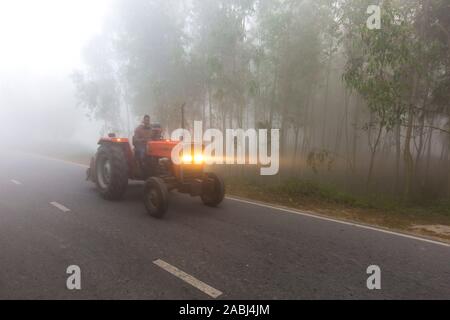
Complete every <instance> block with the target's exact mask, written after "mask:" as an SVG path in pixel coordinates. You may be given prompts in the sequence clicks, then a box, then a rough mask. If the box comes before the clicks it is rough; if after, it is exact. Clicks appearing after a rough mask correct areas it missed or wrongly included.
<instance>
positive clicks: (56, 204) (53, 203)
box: [50, 202, 70, 212]
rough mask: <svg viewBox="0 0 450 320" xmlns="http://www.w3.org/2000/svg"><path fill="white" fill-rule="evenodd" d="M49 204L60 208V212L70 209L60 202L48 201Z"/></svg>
mask: <svg viewBox="0 0 450 320" xmlns="http://www.w3.org/2000/svg"><path fill="white" fill-rule="evenodd" d="M50 204H51V205H52V206H54V207H56V208H58V209H59V210H61V211H62V212H70V209H69V208H67V207H65V206H63V205H62V204H60V203H58V202H50Z"/></svg>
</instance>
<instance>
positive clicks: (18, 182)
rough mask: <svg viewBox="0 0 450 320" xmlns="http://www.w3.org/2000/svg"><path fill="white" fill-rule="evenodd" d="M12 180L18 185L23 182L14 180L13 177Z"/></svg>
mask: <svg viewBox="0 0 450 320" xmlns="http://www.w3.org/2000/svg"><path fill="white" fill-rule="evenodd" d="M11 182H12V183H14V184H15V185H17V186H20V185H22V182H20V181H17V180H14V179H12V180H11Z"/></svg>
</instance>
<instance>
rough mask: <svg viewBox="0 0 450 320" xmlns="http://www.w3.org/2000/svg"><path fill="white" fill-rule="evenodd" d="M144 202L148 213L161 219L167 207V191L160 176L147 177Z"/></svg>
mask: <svg viewBox="0 0 450 320" xmlns="http://www.w3.org/2000/svg"><path fill="white" fill-rule="evenodd" d="M144 204H145V208H146V209H147V212H148V214H149V215H151V216H152V217H154V218H157V219H161V218H162V217H163V216H164V214H165V213H166V212H167V209H168V207H169V191H168V190H167V186H166V183H165V182H164V180H162V179H161V178H154V177H153V178H149V179H148V180H147V182H146V183H145V188H144Z"/></svg>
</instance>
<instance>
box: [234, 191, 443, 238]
mask: <svg viewBox="0 0 450 320" xmlns="http://www.w3.org/2000/svg"><path fill="white" fill-rule="evenodd" d="M226 199H228V200H232V201H236V202H242V203H246V204H251V205H255V206H259V207H264V208H269V209H274V210H278V211H283V212H287V213H293V214H297V215H301V216H305V217H309V218H314V219H319V220H324V221H329V222H335V223H339V224H344V225H347V226H352V227H357V228H362V229H366V230H372V231H378V232H382V233H386V234H390V235H394V236H399V237H403V238H408V239H413V240H418V241H423V242H428V243H432V244H437V245H440V246H444V247H450V244H448V243H444V242H439V241H434V240H430V239H426V238H421V237H415V236H413V235H409V234H405V233H399V232H395V231H389V230H385V229H381V228H376V227H371V226H367V225H363V224H358V223H353V222H347V221H343V220H337V219H333V218H327V217H324V216H320V215H316V214H312V213H306V212H301V211H297V210H293V209H288V208H283V207H277V206H273V205H269V204H265V203H259V202H253V201H248V200H243V199H239V198H234V197H226Z"/></svg>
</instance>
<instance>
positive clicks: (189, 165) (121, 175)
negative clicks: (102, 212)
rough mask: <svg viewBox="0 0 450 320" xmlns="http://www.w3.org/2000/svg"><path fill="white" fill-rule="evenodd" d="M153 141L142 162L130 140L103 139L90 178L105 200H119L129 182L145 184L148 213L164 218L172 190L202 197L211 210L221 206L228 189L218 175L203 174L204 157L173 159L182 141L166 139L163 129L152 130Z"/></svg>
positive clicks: (88, 173)
mask: <svg viewBox="0 0 450 320" xmlns="http://www.w3.org/2000/svg"><path fill="white" fill-rule="evenodd" d="M153 138H154V139H152V141H149V142H148V144H147V152H146V156H145V159H144V160H143V161H142V160H139V159H138V158H137V157H136V156H135V153H134V152H133V150H132V147H131V145H130V142H129V140H128V139H127V138H117V137H116V136H115V135H114V134H110V135H109V136H108V137H107V138H101V139H100V141H99V142H98V144H99V148H98V151H97V153H96V155H95V156H94V157H93V158H92V160H91V164H90V168H89V169H88V170H87V179H88V180H90V181H92V182H94V183H95V184H96V185H97V188H98V190H99V192H100V194H101V195H102V196H103V198H105V199H107V200H120V199H121V198H122V197H123V196H124V194H125V192H126V190H127V187H128V181H129V180H137V181H145V187H144V204H145V207H146V209H147V211H148V213H149V214H150V215H151V216H153V217H155V218H162V217H163V215H164V214H165V213H166V211H167V209H168V205H169V191H172V190H177V191H178V192H181V193H187V194H190V195H191V196H193V197H195V196H200V197H201V199H202V201H203V203H204V204H205V205H207V206H210V207H216V206H218V205H219V204H220V203H221V202H222V201H223V198H224V195H225V186H224V182H223V180H222V178H220V177H219V176H218V175H216V174H215V173H206V172H205V171H204V161H203V155H196V154H194V150H195V147H194V145H192V148H191V150H192V152H191V154H183V155H182V157H181V159H182V163H181V164H179V165H177V164H175V163H174V162H173V161H172V159H171V154H172V149H173V148H174V147H175V146H176V145H177V144H179V141H170V140H163V139H162V137H161V128H160V127H159V126H154V127H153Z"/></svg>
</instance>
